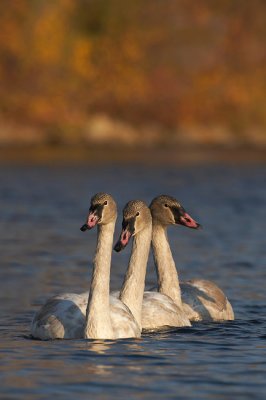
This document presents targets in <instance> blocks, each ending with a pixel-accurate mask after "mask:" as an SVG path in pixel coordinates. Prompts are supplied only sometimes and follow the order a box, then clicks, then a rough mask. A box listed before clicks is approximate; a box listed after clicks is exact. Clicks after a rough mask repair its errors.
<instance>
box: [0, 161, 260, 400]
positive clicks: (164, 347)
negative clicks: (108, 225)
mask: <svg viewBox="0 0 266 400" xmlns="http://www.w3.org/2000/svg"><path fill="white" fill-rule="evenodd" d="M265 172H266V168H265V166H242V167H236V166H231V167H229V166H227V167H226V166H219V167H217V166H191V167H180V166H179V167H159V166H157V167H145V168H144V167H134V166H124V165H123V166H121V165H116V166H108V165H106V166H102V167H99V166H97V167H90V166H83V167H54V168H52V167H34V168H33V167H32V168H30V167H8V168H7V167H5V168H4V167H2V168H1V169H0V181H1V188H2V192H1V199H0V205H1V208H0V209H1V212H0V220H1V226H2V230H1V269H0V282H1V291H0V300H1V301H0V311H1V317H0V325H1V328H0V329H1V331H0V348H1V350H0V351H1V363H0V376H1V386H0V393H1V396H2V398H4V399H25V398H27V399H51V398H54V396H56V398H57V399H73V398H75V399H88V398H94V399H101V400H102V399H163V398H169V399H177V398H178V399H232V398H234V399H241V400H242V399H264V398H265V397H266V378H265V377H266V344H265V339H266V315H265V307H266V298H265V278H266V268H265V267H266V265H265V264H266V250H265V231H266V218H265V200H266V185H265ZM97 191H107V192H110V193H111V194H112V195H113V196H114V198H115V199H116V200H117V203H118V206H119V210H120V216H119V219H118V224H117V230H116V237H117V235H118V232H119V230H120V226H121V208H122V206H123V205H124V204H125V202H126V201H128V200H130V199H134V198H140V199H143V200H146V201H148V202H149V201H150V200H151V198H152V197H153V196H155V195H158V194H162V193H165V194H171V195H173V196H176V197H177V198H178V199H179V200H180V201H181V203H182V204H183V205H184V207H185V208H186V209H187V210H188V211H189V212H190V214H191V216H192V217H194V218H195V219H197V220H198V221H199V222H200V223H201V224H202V225H203V227H204V229H203V230H201V231H193V230H189V229H186V228H182V227H171V228H170V229H169V238H170V241H171V246H172V249H173V253H174V257H175V260H176V264H177V266H178V268H179V271H180V275H181V277H182V279H183V280H185V279H189V278H196V277H204V278H208V279H211V280H214V281H215V282H216V283H217V284H219V286H220V287H221V288H223V289H224V291H225V292H226V294H227V296H228V297H229V299H230V300H231V302H232V305H233V307H234V310H235V316H236V320H235V321H233V322H226V323H206V324H204V323H198V324H195V325H194V326H193V327H192V328H185V329H184V328H182V329H177V330H173V331H169V332H165V333H161V334H156V335H146V336H143V337H142V338H141V339H127V340H120V341H100V340H96V341H86V340H71V341H62V340H57V341H50V342H41V341H37V340H32V339H31V338H30V337H29V326H30V321H31V318H32V316H33V313H34V311H35V310H36V309H37V308H38V307H39V305H40V304H42V303H43V302H44V300H45V299H46V298H48V297H49V296H51V295H53V294H55V293H58V292H77V293H78V292H82V291H84V290H86V289H87V287H88V281H89V271H90V267H89V265H91V262H92V257H93V250H94V247H95V239H96V232H95V231H90V232H87V233H86V234H83V233H81V232H80V231H79V228H80V226H81V225H82V224H83V223H84V220H85V216H86V213H87V210H88V206H89V199H90V197H91V195H92V194H94V193H95V192H97ZM129 251H130V249H125V251H124V252H122V253H119V254H115V253H114V255H113V265H112V282H111V285H112V288H114V289H115V288H119V287H120V285H121V282H122V279H123V274H124V272H125V265H126V262H127V259H128V255H129ZM154 282H155V274H154V269H153V265H152V259H150V261H149V265H148V274H147V286H148V287H149V286H150V285H152V284H154Z"/></svg>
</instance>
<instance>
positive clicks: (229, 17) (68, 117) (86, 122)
mask: <svg viewBox="0 0 266 400" xmlns="http://www.w3.org/2000/svg"><path fill="white" fill-rule="evenodd" d="M265 15H266V3H265V1H264V0H253V1H242V0H234V1H231V0H216V1H213V0H199V1H192V0H163V1H160V0H146V1H143V0H129V1H124V0H55V1H46V0H14V1H9V0H1V2H0V26H1V29H0V58H1V63H0V82H1V86H0V88H1V89H0V90H1V98H0V107H1V108H0V130H1V131H3V130H4V129H5V126H10V124H11V125H12V124H14V126H15V127H16V129H15V130H17V127H18V126H20V127H23V126H24V127H25V126H26V127H28V129H31V130H32V137H34V136H36V137H37V136H38V138H39V139H40V140H41V141H42V140H44V141H49V142H51V143H61V142H62V143H64V142H66V143H67V142H70V143H73V142H79V141H81V140H83V138H84V137H85V136H86V135H85V134H84V132H86V131H87V130H89V129H90V128H89V127H90V121H91V120H93V118H95V116H102V115H104V118H109V121H110V120H114V121H121V123H124V124H126V125H125V126H127V127H129V126H133V127H135V129H140V130H141V129H144V128H143V126H146V127H150V128H149V129H150V130H153V127H154V131H156V132H157V134H158V135H157V136H160V135H164V137H167V138H168V139H169V140H171V138H173V137H177V138H178V137H179V138H183V139H182V140H185V136H186V133H188V135H190V137H191V140H193V132H195V131H197V134H198V135H200V136H201V138H204V135H205V136H206V137H205V138H206V142H208V140H210V137H211V136H212V135H214V136H215V135H218V136H219V135H222V136H223V137H224V135H225V136H226V134H227V133H228V132H229V133H230V134H229V136H228V140H229V141H230V140H240V141H245V139H246V138H247V137H251V136H254V135H255V134H256V135H257V137H258V138H259V143H262V142H263V143H264V142H265V141H266V139H264V138H265V134H264V132H265V128H266V107H265V106H266V104H265V93H266V68H265V61H266V59H265V58H266V57H265V55H266V46H265V37H266V21H265ZM125 129H126V128H125ZM149 129H148V130H147V129H146V130H145V129H144V130H143V131H142V132H144V136H145V134H146V133H147V132H148V131H149ZM122 130H123V129H122ZM10 132H11V133H10V135H12V129H11V130H10ZM145 132H146V133H145ZM158 132H159V133H158ZM162 132H163V133H162ZM210 132H211V133H210ZM221 132H222V133H221ZM225 132H227V133H225ZM197 134H196V136H197ZM84 135H85V136H84ZM132 135H133V133H132ZM147 135H148V133H147ZM129 136H130V135H129ZM218 136H217V137H218ZM15 137H16V135H15V134H14V140H15ZM0 138H1V132H0ZM168 139H167V140H168Z"/></svg>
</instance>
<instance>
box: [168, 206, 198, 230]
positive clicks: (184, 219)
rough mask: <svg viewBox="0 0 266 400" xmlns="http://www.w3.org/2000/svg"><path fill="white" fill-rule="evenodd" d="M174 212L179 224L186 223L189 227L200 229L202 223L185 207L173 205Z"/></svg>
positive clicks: (176, 221)
mask: <svg viewBox="0 0 266 400" xmlns="http://www.w3.org/2000/svg"><path fill="white" fill-rule="evenodd" d="M172 212H173V215H174V218H175V223H176V224H179V225H184V226H186V227H187V228H192V229H198V228H201V225H200V224H198V222H196V221H195V220H194V219H193V218H192V217H191V216H190V215H189V214H188V213H187V212H186V211H185V209H184V208H183V207H173V208H172Z"/></svg>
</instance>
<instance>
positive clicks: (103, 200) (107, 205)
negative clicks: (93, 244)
mask: <svg viewBox="0 0 266 400" xmlns="http://www.w3.org/2000/svg"><path fill="white" fill-rule="evenodd" d="M116 217H117V211H116V203H115V201H114V199H113V198H112V196H111V195H110V194H107V193H97V194H95V195H94V196H93V197H92V198H91V205H90V209H89V214H88V217H87V221H86V223H85V224H84V225H82V227H81V228H80V230H81V231H83V232H84V231H86V230H87V229H91V228H93V227H94V226H95V225H97V224H99V225H105V224H108V223H110V222H112V221H114V220H116Z"/></svg>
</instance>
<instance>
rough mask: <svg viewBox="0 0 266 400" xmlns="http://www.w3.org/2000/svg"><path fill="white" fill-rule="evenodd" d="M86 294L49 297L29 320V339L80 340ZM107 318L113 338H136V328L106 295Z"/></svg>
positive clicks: (121, 307)
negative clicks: (108, 300) (108, 318)
mask: <svg viewBox="0 0 266 400" xmlns="http://www.w3.org/2000/svg"><path fill="white" fill-rule="evenodd" d="M88 298H89V292H85V293H81V294H76V293H65V294H59V295H57V296H54V297H52V298H50V299H49V300H48V301H47V302H46V303H45V304H44V305H43V307H42V308H41V309H40V311H38V312H37V313H36V315H35V317H34V319H33V322H32V328H31V334H32V336H33V337H35V338H38V339H42V340H49V339H83V338H84V327H85V322H86V309H87V304H88ZM110 316H111V323H112V329H113V334H114V336H115V337H116V338H125V337H135V336H137V335H138V336H139V334H138V332H139V327H138V326H137V325H136V322H135V320H134V318H133V316H132V314H131V312H130V311H129V310H128V308H127V307H126V306H125V305H123V304H122V303H121V301H120V300H119V299H116V298H115V297H114V296H110Z"/></svg>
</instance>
